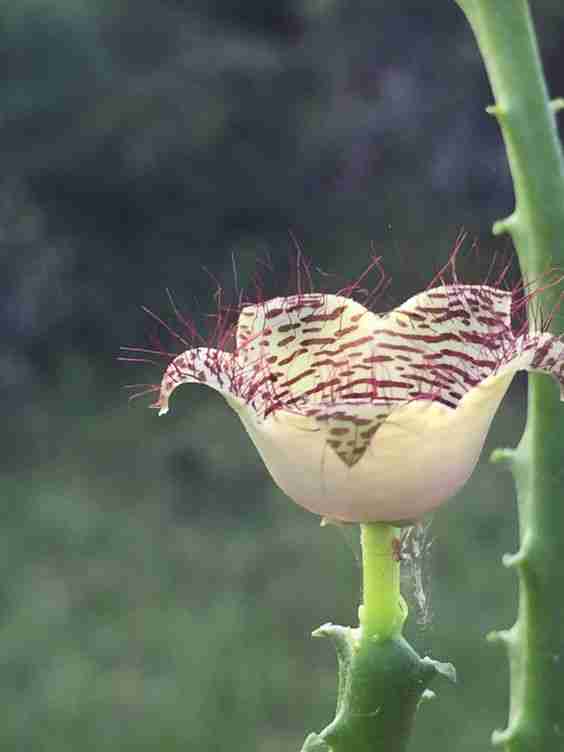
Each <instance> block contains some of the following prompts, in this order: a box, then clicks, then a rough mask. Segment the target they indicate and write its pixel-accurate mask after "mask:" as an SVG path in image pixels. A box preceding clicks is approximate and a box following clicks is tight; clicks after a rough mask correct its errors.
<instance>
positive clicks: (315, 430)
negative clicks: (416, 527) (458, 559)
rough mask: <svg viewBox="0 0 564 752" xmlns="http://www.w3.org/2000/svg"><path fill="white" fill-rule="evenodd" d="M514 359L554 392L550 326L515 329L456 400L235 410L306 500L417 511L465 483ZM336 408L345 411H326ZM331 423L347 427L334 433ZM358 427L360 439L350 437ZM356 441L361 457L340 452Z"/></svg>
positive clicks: (330, 509)
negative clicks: (544, 376)
mask: <svg viewBox="0 0 564 752" xmlns="http://www.w3.org/2000/svg"><path fill="white" fill-rule="evenodd" d="M523 369H526V370H529V371H531V370H532V371H538V372H543V373H549V374H551V375H552V376H553V377H555V378H556V379H557V380H558V381H559V383H560V387H561V395H562V393H563V390H562V387H563V384H564V344H563V343H562V342H561V341H560V340H559V339H557V338H555V337H553V336H552V335H550V334H530V335H524V336H522V337H518V338H516V339H515V340H514V343H513V352H512V353H508V354H507V361H506V362H505V363H504V364H503V365H502V366H500V367H499V369H498V370H497V371H496V373H494V374H492V375H490V376H488V377H487V378H485V379H484V380H483V381H481V382H480V383H479V384H478V385H477V386H475V387H473V388H471V389H470V390H469V391H468V392H466V394H465V395H464V396H463V397H462V399H461V400H460V402H459V404H458V406H457V407H456V408H455V409H453V408H450V407H447V406H446V405H444V404H442V403H441V402H437V401H433V400H425V399H419V400H413V401H412V402H409V403H407V404H403V405H401V406H399V407H397V408H395V409H394V410H393V412H392V413H391V415H390V416H389V417H388V418H387V419H385V420H384V422H383V423H382V422H381V407H379V406H377V405H369V404H364V405H363V404H358V403H353V404H350V403H349V404H347V405H341V406H339V405H332V406H330V407H327V411H326V413H325V418H327V417H329V419H324V420H321V421H320V420H319V416H312V417H305V416H299V415H294V414H291V413H288V412H285V411H280V412H277V413H275V414H273V415H271V416H270V417H268V418H267V419H266V420H265V421H261V420H259V419H257V416H256V415H255V414H251V413H250V412H249V411H243V412H241V413H240V417H241V419H242V421H243V423H244V424H245V427H246V428H247V431H248V432H249V434H250V436H251V438H252V439H253V441H254V442H255V444H256V446H257V448H258V451H259V452H260V454H261V456H262V458H263V460H264V462H265V464H266V466H267V467H268V469H269V470H270V472H271V474H272V476H273V478H274V480H275V481H276V483H277V484H278V485H279V486H280V488H281V489H282V490H283V491H284V492H285V493H286V494H288V496H290V497H291V498H292V499H294V501H296V502H297V503H298V504H300V505H301V506H303V507H305V508H306V509H309V510H310V511H312V512H315V513H316V514H319V515H321V516H325V517H330V518H333V519H339V520H343V521H348V522H367V521H394V520H412V519H418V518H419V517H421V516H422V515H423V514H425V513H426V512H429V511H431V510H432V509H434V508H436V507H437V506H439V505H440V504H442V503H443V502H445V501H446V500H447V499H449V498H450V497H451V496H452V495H453V494H455V493H456V492H457V491H458V490H459V489H460V488H461V487H462V486H463V485H464V483H465V482H466V480H467V479H468V477H469V476H470V474H471V473H472V471H473V469H474V467H475V465H476V462H477V461H478V458H479V455H480V452H481V449H482V446H483V444H484V441H485V439H486V436H487V432H488V430H489V427H490V424H491V421H492V419H493V416H494V415H495V413H496V411H497V409H498V407H499V404H500V402H501V400H502V399H503V396H504V394H505V392H506V391H507V389H508V387H509V385H510V383H511V381H512V379H513V376H514V375H515V373H516V372H517V371H518V370H523ZM339 415H341V416H348V417H349V420H348V421H347V420H345V421H344V422H343V420H342V419H341V420H335V417H336V416H339ZM351 418H352V420H350V419H351ZM336 425H338V426H339V427H340V428H343V427H346V429H347V430H346V431H341V430H339V432H338V434H335V430H334V429H335V426H336ZM376 428H377V431H376ZM357 429H358V432H359V433H355V431H357ZM363 431H364V432H367V433H366V439H367V441H366V443H367V445H368V446H367V447H366V446H364V445H363V444H359V438H358V436H359V435H360V437H361V441H362V432H363ZM371 433H372V435H370V434H371ZM335 439H338V440H339V441H340V444H339V445H338V446H336V447H335V446H334V445H333V444H332V442H333V441H334V440H335ZM359 446H361V449H362V451H361V450H359V449H358V447H359ZM331 450H333V451H331ZM355 451H356V452H359V451H361V454H360V459H358V461H355V462H352V463H351V462H348V461H347V456H350V455H351V453H352V454H353V455H354V452H355ZM343 452H344V453H345V457H343V456H342V454H343ZM346 453H348V455H347V454H346Z"/></svg>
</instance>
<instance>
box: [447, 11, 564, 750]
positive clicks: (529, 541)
mask: <svg viewBox="0 0 564 752" xmlns="http://www.w3.org/2000/svg"><path fill="white" fill-rule="evenodd" d="M457 2H458V4H459V5H460V7H461V9H462V10H463V12H464V13H465V15H466V17H467V18H468V21H469V23H470V25H471V27H472V29H473V31H474V34H475V36H476V39H477V42H478V46H479V48H480V51H481V53H482V57H483V59H484V63H485V66H486V69H487V72H488V76H489V80H490V83H491V87H492V90H493V94H494V98H495V104H494V105H492V106H491V107H489V108H488V112H489V113H490V114H491V115H493V116H495V117H496V119H497V121H498V123H499V125H500V128H501V132H502V135H503V139H504V142H505V147H506V151H507V156H508V161H509V166H510V169H511V175H512V178H513V186H514V191H515V209H514V211H513V212H512V213H511V214H510V216H508V217H507V218H505V219H502V220H499V221H498V222H496V223H495V224H494V228H493V231H494V234H500V233H509V234H510V235H511V237H512V239H513V242H514V244H515V247H516V250H517V253H518V256H519V261H520V265H521V270H522V273H523V277H524V280H525V282H526V283H527V284H529V285H531V286H532V287H533V288H534V287H535V286H538V285H539V280H542V278H543V277H544V278H545V279H546V275H547V273H548V272H549V271H551V270H554V269H558V270H560V271H562V270H564V158H563V155H562V148H561V145H560V143H559V139H558V133H557V129H556V123H555V112H556V111H557V110H558V109H561V100H555V101H554V102H552V103H551V102H550V101H549V98H548V94H547V88H546V84H545V81H544V77H543V72H542V66H541V62H540V56H539V51H538V46H537V42H536V37H535V32H534V28H533V23H532V19H531V15H530V11H529V7H528V3H527V0H457ZM559 292H560V291H559V290H557V289H556V288H555V287H552V288H550V289H547V290H544V291H542V290H538V292H537V299H538V300H540V302H541V305H542V307H543V311H544V313H545V314H546V313H555V315H554V316H553V319H552V323H551V328H552V330H553V331H555V332H556V333H558V334H561V333H562V331H563V330H564V317H563V316H562V315H561V314H559V313H558V312H557V311H556V306H557V303H558V296H559ZM494 460H499V461H502V462H504V463H506V464H507V465H508V466H509V467H510V469H511V471H512V473H513V476H514V479H515V483H516V486H517V496H518V506H519V528H520V548H519V551H518V552H517V553H516V554H514V555H512V556H505V557H504V563H505V565H506V566H509V567H511V568H514V569H515V570H516V571H517V574H518V577H519V609H518V616H517V620H516V622H515V624H514V625H513V626H512V627H511V628H510V629H508V630H504V631H500V632H496V633H493V634H492V639H498V640H500V641H501V642H503V643H504V644H505V646H506V647H507V650H508V655H509V663H510V680H511V687H510V712H509V722H508V724H507V727H506V729H505V730H503V731H497V732H495V733H494V736H493V741H494V743H495V744H498V745H500V746H501V747H503V748H504V749H505V750H506V752H538V750H541V749H542V750H545V749H546V750H549V749H550V750H556V749H561V748H563V745H564V628H563V624H564V597H563V594H564V409H563V408H562V406H561V404H560V401H559V395H558V392H557V389H556V387H555V386H554V385H553V384H552V383H551V382H550V381H549V380H548V378H547V377H546V376H541V375H532V376H530V379H529V407H528V417H527V425H526V429H525V433H524V435H523V438H522V439H521V442H520V443H519V445H518V447H517V448H516V449H515V450H501V451H498V452H497V453H495V454H494Z"/></svg>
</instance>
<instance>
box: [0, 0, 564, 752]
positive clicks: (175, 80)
mask: <svg viewBox="0 0 564 752" xmlns="http://www.w3.org/2000/svg"><path fill="white" fill-rule="evenodd" d="M535 11H536V12H537V20H538V25H539V33H540V36H541V41H542V46H543V54H544V59H545V64H546V67H547V75H548V79H549V82H550V86H551V89H552V91H553V93H554V94H562V93H564V11H563V10H562V6H561V4H560V3H559V2H557V1H556V0H553V2H549V1H548V0H544V1H542V2H541V0H539V2H537V3H535ZM0 30H1V31H0V33H1V40H2V43H1V46H0V61H1V71H2V109H1V118H0V144H1V152H2V175H1V178H0V233H1V240H2V242H1V244H0V254H1V255H0V258H1V264H2V266H1V269H2V274H1V276H0V290H1V292H2V295H1V296H0V311H1V315H2V328H1V334H0V336H1V337H2V339H3V342H2V347H1V348H0V360H1V365H2V367H1V368H0V385H1V392H0V393H1V395H2V404H3V424H4V431H3V447H2V457H3V459H4V462H3V473H2V490H3V500H4V507H3V508H4V513H3V523H2V525H1V527H0V557H1V561H2V566H1V569H2V589H1V591H0V609H1V612H0V613H1V621H0V704H1V706H2V709H3V713H2V723H1V724H0V748H1V749H5V750H17V751H18V752H28V751H29V752H39V751H40V752H51V751H53V752H55V750H56V752H71V750H72V751H73V752H75V750H77V749H80V750H84V752H87V751H88V750H96V751H98V750H120V751H121V750H124V751H126V750H135V751H136V752H141V751H143V750H147V751H148V750H156V749H158V750H160V752H174V751H176V750H187V749H197V750H207V751H209V752H224V750H227V749H233V750H257V752H278V750H283V751H286V750H287V751H288V752H290V751H293V750H296V751H297V750H298V749H299V748H300V745H301V743H302V741H303V739H304V738H305V736H306V733H307V732H309V731H313V730H319V729H320V728H322V727H323V726H324V725H325V723H326V722H328V721H329V720H330V718H331V717H332V714H333V709H334V701H335V689H336V686H335V665H334V664H335V660H334V656H333V654H332V648H331V646H330V645H329V644H328V643H327V644H325V643H324V642H323V641H316V640H312V639H311V638H310V637H309V633H310V631H311V630H312V629H313V628H315V627H316V626H318V625H319V624H320V623H322V622H324V621H328V620H331V621H335V622H340V623H343V624H352V623H356V614H355V610H356V605H357V603H358V600H359V594H360V576H359V575H360V573H359V568H358V563H357V556H358V551H357V543H356V542H355V540H354V536H353V533H352V532H349V533H343V532H341V531H339V530H337V529H335V528H326V529H323V530H321V529H320V528H319V521H318V520H317V519H316V518H314V517H313V516H311V515H309V514H308V513H306V512H304V511H302V510H301V509H299V508H297V507H295V506H294V505H293V504H292V503H291V502H290V501H288V500H287V499H286V498H285V497H284V496H283V495H282V494H281V493H280V492H279V491H278V490H277V489H276V488H275V487H274V486H273V484H272V482H271V481H270V479H269V477H268V476H267V473H266V471H265V470H264V468H263V467H262V466H261V463H260V461H259V459H258V457H257V455H256V452H255V450H254V448H253V446H252V445H251V443H250V441H249V439H248V438H247V436H246V434H245V433H244V431H243V429H242V427H241V426H240V424H239V423H238V419H237V418H236V416H235V415H234V414H232V413H230V411H229V410H228V408H227V407H226V406H225V404H224V403H223V402H222V400H221V398H220V397H218V396H217V395H214V394H213V393H211V392H207V391H206V390H205V389H203V388H200V387H194V388H193V389H191V390H189V389H185V390H182V391H181V392H179V394H178V395H177V396H176V399H175V401H174V404H173V410H172V412H171V414H170V415H169V416H168V417H167V418H162V419H160V420H157V418H156V416H155V414H154V413H153V412H151V411H149V410H146V409H144V408H145V405H146V404H147V401H145V402H144V401H143V400H139V401H136V402H135V401H134V402H132V403H128V393H127V392H126V391H125V390H124V389H123V388H122V387H123V385H124V384H127V383H131V382H145V381H148V382H154V381H157V380H158V378H159V373H158V371H154V370H153V369H151V368H150V367H149V366H137V367H136V366H132V365H124V364H120V363H118V362H117V360H116V355H117V353H118V350H119V347H120V345H135V344H136V345H143V344H147V342H148V341H149V340H150V337H151V336H152V335H153V334H154V332H155V326H154V325H153V324H152V323H151V321H150V320H149V318H148V317H147V316H146V315H145V314H143V312H142V311H141V309H140V306H141V305H146V306H148V307H149V308H150V309H151V310H153V311H155V312H156V313H158V314H159V315H162V316H163V317H165V318H167V320H168V321H172V322H174V313H173V311H172V310H171V306H170V303H169V301H168V299H167V295H166V292H165V291H166V290H167V289H170V290H171V291H172V294H173V296H174V299H175V301H176V302H177V304H178V305H179V307H180V308H182V310H183V311H184V312H185V313H186V315H187V316H189V317H191V318H194V319H195V320H196V321H197V322H198V324H199V326H200V327H201V330H202V331H203V332H205V331H206V327H208V326H209V323H210V322H209V319H208V318H206V313H209V312H213V311H214V310H215V302H214V298H213V294H214V292H215V288H216V281H217V283H219V284H220V285H221V287H222V289H223V290H224V291H225V296H226V299H227V300H229V299H231V300H233V299H234V298H235V297H236V291H237V285H240V286H242V287H245V285H247V286H248V285H250V284H251V281H252V277H253V274H254V273H255V271H256V269H257V267H259V268H260V269H261V270H262V271H261V275H262V276H263V277H264V278H265V290H266V291H267V292H268V291H270V292H279V291H280V290H281V289H284V290H285V289H288V277H289V273H288V268H289V267H291V263H292V262H291V259H292V258H294V257H295V248H294V242H293V241H292V239H291V237H290V235H291V234H292V235H293V236H294V237H295V238H296V239H297V242H298V243H299V244H300V245H301V247H302V248H303V251H304V253H305V255H306V256H308V257H309V258H310V259H311V260H312V265H313V267H315V268H317V267H320V268H321V269H322V270H323V272H324V273H325V274H318V277H319V278H320V279H321V280H322V281H323V284H324V285H325V287H326V288H330V287H331V286H332V285H333V283H334V287H339V286H342V284H343V281H348V280H351V279H353V278H354V277H356V276H357V275H358V274H359V273H360V272H361V271H362V270H363V269H364V268H365V267H366V265H367V263H368V262H369V260H370V258H371V256H373V255H375V254H376V255H381V256H383V260H384V264H385V268H386V270H387V272H388V274H389V276H390V277H391V280H392V284H391V286H390V288H389V290H388V291H387V292H386V294H385V295H384V296H382V297H381V298H380V299H379V300H378V302H377V307H378V306H379V307H380V309H385V308H387V307H390V306H392V305H394V304H396V303H398V302H400V301H401V300H402V298H403V297H405V296H407V295H409V294H412V293H413V292H415V291H417V290H419V289H421V287H422V286H423V285H426V284H427V283H428V282H429V280H430V279H431V277H432V276H433V275H434V273H435V272H436V271H437V270H438V268H439V267H440V266H441V265H442V264H444V263H445V261H446V260H447V258H448V256H449V253H450V250H451V249H452V247H453V246H454V244H455V241H456V238H457V236H458V234H459V232H460V231H461V230H462V229H464V230H466V231H467V232H468V234H469V240H468V241H467V243H466V247H467V248H468V252H467V253H466V254H465V255H464V256H463V258H462V261H461V265H460V273H461V276H463V277H464V276H465V275H468V276H466V278H469V279H472V280H473V281H476V280H480V279H484V278H485V276H486V274H487V269H488V266H489V263H490V259H491V255H492V253H493V252H494V251H501V252H502V253H504V254H507V253H509V252H510V248H509V246H508V245H507V243H506V241H504V240H503V239H496V240H495V241H494V240H493V239H492V238H491V237H490V236H489V227H490V225H491V222H492V220H493V219H494V218H496V217H498V216H500V214H502V213H503V212H507V211H508V210H509V209H510V208H511V204H512V197H511V187H510V181H509V177H508V173H507V168H506V162H505V157H504V153H503V149H502V145H501V142H500V138H499V135H498V132H497V129H496V125H495V123H494V122H493V120H491V119H489V118H487V116H486V115H485V114H484V106H485V105H486V104H487V103H488V102H489V101H490V94H489V90H488V85H487V81H486V79H485V76H484V73H483V69H482V65H481V62H480V60H479V58H478V56H477V52H476V49H475V46H474V42H473V39H472V37H471V35H470V32H469V30H468V28H467V27H466V24H465V22H464V19H463V17H462V14H461V13H460V12H459V11H458V9H457V7H456V5H455V3H454V2H453V0H444V1H443V2H433V3H422V2H416V0H402V2H401V3H398V5H397V7H396V6H395V5H393V4H390V3H383V2H379V0H374V2H371V3H367V2H364V0H361V1H360V2H355V3H344V2H337V0H283V2H279V3H276V4H272V5H271V4H268V3H262V2H258V1H251V0H243V1H242V2H232V0H185V1H183V0H168V1H167V0H160V1H159V0H18V2H7V1H6V2H3V3H2V4H1V11H0ZM474 239H475V240H476V241H477V244H478V246H479V251H477V252H476V251H471V250H470V247H471V246H472V242H473V241H474ZM257 259H258V261H257ZM234 265H235V267H236V269H237V275H236V277H237V279H236V280H235V279H234V273H233V266H234ZM270 266H272V269H273V271H270V270H269V269H266V267H270ZM204 267H205V268H204ZM327 274H330V275H334V277H333V276H327ZM176 325H177V328H181V326H180V325H179V323H178V322H176ZM523 408H524V381H523V380H522V379H517V380H516V382H515V384H514V387H513V389H512V391H511V393H510V395H509V396H508V398H506V401H505V403H504V405H503V407H502V409H501V411H500V413H499V416H498V418H497V419H496V422H495V426H494V429H493V431H492V434H491V436H490V438H489V441H488V447H489V448H492V447H493V446H495V445H496V444H499V443H502V444H503V443H508V444H512V443H515V442H516V441H517V439H518V436H519V433H520V431H521V428H522V424H523V419H524V416H523ZM487 454H488V451H487V449H486V452H485V453H484V457H483V461H482V463H481V464H480V466H479V468H478V470H477V471H476V473H475V474H474V476H473V478H472V480H471V482H470V483H469V484H468V486H467V487H466V489H465V490H464V491H463V492H462V493H461V494H459V497H458V498H457V499H456V500H454V501H453V502H451V503H450V504H449V505H447V506H446V507H445V508H443V509H441V510H440V511H439V512H438V513H437V514H436V517H435V520H434V524H433V528H432V532H431V538H432V540H433V544H432V547H431V550H430V552H429V554H428V555H427V557H426V560H425V562H424V569H425V572H426V576H427V579H429V580H430V585H429V596H430V603H431V611H432V616H431V618H430V619H428V620H427V622H426V623H425V624H424V625H419V624H418V623H417V617H418V612H417V607H416V604H415V603H414V602H413V601H412V604H411V617H410V620H409V630H408V631H409V636H410V639H411V640H412V641H413V643H414V644H415V646H416V647H417V648H418V650H419V651H420V652H421V653H430V654H432V655H433V656H434V657H436V658H439V659H442V660H451V661H453V662H454V663H455V664H456V666H457V668H458V672H459V683H458V685H457V686H454V687H453V686H449V685H447V684H446V682H445V683H444V685H443V684H439V683H437V686H436V687H435V689H436V690H437V691H438V693H439V699H438V700H436V701H435V702H434V703H430V704H428V705H427V706H425V708H424V709H423V710H422V712H421V713H420V715H419V719H418V725H417V730H416V733H415V737H414V741H413V744H412V748H413V750H419V751H420V752H424V751H425V750H436V749H442V750H449V752H471V751H472V752H474V751H475V750H477V749H487V748H488V745H489V735H490V732H491V730H492V729H493V728H494V727H495V726H501V725H503V723H504V719H505V713H506V706H507V689H506V685H507V675H506V663H505V658H504V656H503V655H502V653H501V651H500V650H498V649H497V648H494V647H491V646H488V645H487V644H486V642H485V640H484V636H485V634H486V633H487V632H488V631H489V630H490V629H492V628H495V627H501V626H507V625H508V624H509V623H510V622H511V620H512V617H513V614H514V611H515V590H516V588H515V582H514V580H513V576H512V575H511V574H510V573H508V572H506V571H505V570H504V569H503V568H502V567H501V565H500V558H501V555H502V553H503V552H505V551H507V550H512V549H514V547H515V537H516V520H515V509H514V501H513V491H512V487H511V482H510V479H509V477H508V476H506V475H504V474H502V473H501V471H500V470H499V469H494V468H492V467H490V466H489V465H488V464H487V462H486V458H487ZM406 592H409V582H408V581H406Z"/></svg>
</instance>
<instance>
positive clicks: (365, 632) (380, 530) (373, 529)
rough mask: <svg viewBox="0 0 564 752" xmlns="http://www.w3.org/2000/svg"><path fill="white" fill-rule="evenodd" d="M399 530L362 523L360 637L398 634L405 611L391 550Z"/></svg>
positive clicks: (370, 637) (397, 566) (380, 524)
mask: <svg viewBox="0 0 564 752" xmlns="http://www.w3.org/2000/svg"><path fill="white" fill-rule="evenodd" d="M398 533H399V531H398V530H397V529H396V528H395V527H393V526H392V525H387V524H385V523H379V522H374V523H370V524H365V525H361V533H360V535H361V538H360V540H361V545H362V577H363V588H362V589H363V599H362V600H363V602H362V606H361V607H360V608H359V610H358V615H359V621H360V626H361V630H362V637H363V638H367V639H379V640H386V639H388V638H390V637H395V636H397V635H399V634H400V633H401V630H402V627H403V623H404V621H405V617H406V615H407V614H406V609H405V605H404V601H403V599H402V597H401V594H400V563H399V557H398V555H397V553H396V552H395V549H394V543H395V541H396V540H398V538H397V536H398Z"/></svg>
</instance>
